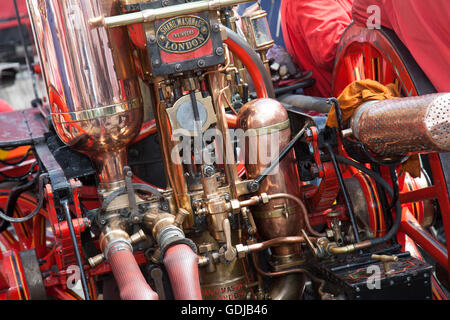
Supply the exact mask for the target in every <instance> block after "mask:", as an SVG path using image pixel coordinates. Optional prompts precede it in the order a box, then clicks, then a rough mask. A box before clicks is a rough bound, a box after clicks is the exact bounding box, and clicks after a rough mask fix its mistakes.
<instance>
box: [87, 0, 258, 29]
mask: <svg viewBox="0 0 450 320" xmlns="http://www.w3.org/2000/svg"><path fill="white" fill-rule="evenodd" d="M253 1H255V0H211V1H209V0H203V1H196V2H188V3H182V4H177V5H173V6H167V7H163V8H158V9H147V10H142V11H139V12H133V13H127V14H122V15H118V16H112V17H105V18H99V17H97V18H94V19H92V20H91V24H92V25H93V26H99V24H100V25H101V24H103V25H104V26H105V27H106V28H115V27H121V26H127V25H130V24H136V23H144V22H152V21H155V20H160V19H168V18H173V17H175V16H179V15H186V14H192V13H196V12H201V11H208V10H219V9H221V8H225V7H230V6H235V5H238V4H242V3H247V2H253Z"/></svg>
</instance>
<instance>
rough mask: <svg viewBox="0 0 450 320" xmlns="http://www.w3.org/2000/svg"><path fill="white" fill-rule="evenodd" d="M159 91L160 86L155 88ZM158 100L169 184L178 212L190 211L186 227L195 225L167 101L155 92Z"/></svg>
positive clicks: (159, 126)
mask: <svg viewBox="0 0 450 320" xmlns="http://www.w3.org/2000/svg"><path fill="white" fill-rule="evenodd" d="M162 82H164V79H163V78H156V79H155V83H162ZM153 89H154V91H155V93H158V90H159V87H154V88H153ZM155 97H156V102H155V104H154V114H155V120H156V125H157V127H158V136H159V140H160V143H161V151H162V154H163V161H164V169H165V173H166V179H167V182H168V185H170V186H171V188H172V192H173V197H174V200H175V203H176V208H175V211H174V212H176V211H177V210H178V209H180V208H182V209H185V210H186V211H188V212H189V216H187V217H186V219H185V222H184V227H185V228H190V227H192V226H193V225H194V215H193V211H192V207H191V202H190V196H189V193H188V187H187V183H186V178H185V175H184V169H183V165H182V161H181V158H180V156H179V154H178V153H177V152H172V151H173V150H174V148H175V147H176V141H172V139H171V135H172V128H171V127H170V121H169V119H168V116H167V112H166V107H167V105H166V102H165V101H164V100H161V97H160V96H159V94H155Z"/></svg>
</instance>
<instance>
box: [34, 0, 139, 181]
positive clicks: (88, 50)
mask: <svg viewBox="0 0 450 320" xmlns="http://www.w3.org/2000/svg"><path fill="white" fill-rule="evenodd" d="M27 4H28V7H29V12H30V17H31V21H32V26H33V31H34V35H35V40H36V42H37V46H38V51H39V56H40V60H41V66H42V70H43V76H44V80H45V83H46V86H47V91H48V94H49V102H50V107H51V116H52V120H53V124H54V127H55V129H56V132H57V133H58V135H59V137H60V138H61V140H62V141H63V142H64V143H66V144H67V145H69V146H71V147H72V148H74V149H76V150H77V151H80V152H83V153H85V154H87V155H88V156H89V157H91V158H92V159H93V161H94V162H95V164H96V166H97V168H99V179H100V182H101V183H102V184H104V185H103V186H102V187H101V189H107V188H108V186H111V185H113V184H114V183H116V182H117V181H120V180H123V176H122V172H121V168H123V167H124V166H125V165H126V156H125V155H124V152H125V147H126V146H127V145H128V144H129V143H130V142H131V141H132V140H133V139H134V138H135V137H136V135H137V134H138V133H139V130H140V127H141V123H142V114H143V111H142V98H141V93H140V88H139V82H138V80H137V78H136V72H135V68H134V62H133V58H132V54H131V49H130V44H129V40H128V37H127V31H126V29H124V28H116V29H114V30H106V29H99V30H96V31H95V32H92V29H91V26H90V22H89V21H90V19H92V18H94V17H97V16H101V15H115V14H119V13H120V5H119V1H118V0H89V1H88V0H80V1H69V0H27ZM105 153H106V154H108V155H106V156H105V155H104V154H105Z"/></svg>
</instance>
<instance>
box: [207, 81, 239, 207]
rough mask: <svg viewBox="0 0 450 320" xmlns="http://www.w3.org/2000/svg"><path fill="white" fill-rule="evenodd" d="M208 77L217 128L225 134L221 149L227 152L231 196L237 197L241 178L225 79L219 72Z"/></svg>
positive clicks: (227, 177) (226, 163)
mask: <svg viewBox="0 0 450 320" xmlns="http://www.w3.org/2000/svg"><path fill="white" fill-rule="evenodd" d="M208 79H209V86H210V88H211V91H212V96H213V102H214V106H215V112H216V116H217V129H218V130H219V131H220V132H221V133H222V135H223V137H222V138H223V141H222V148H221V150H223V152H224V153H225V154H224V156H223V157H224V159H223V163H224V167H225V176H226V179H227V183H228V186H229V188H230V191H231V197H232V198H235V199H236V198H238V197H239V196H240V195H241V194H239V193H238V188H237V186H236V185H237V184H239V182H241V179H240V178H239V176H238V173H237V170H236V159H235V157H234V151H233V145H232V143H231V137H230V133H229V130H228V124H227V120H226V113H225V107H224V101H223V99H222V92H221V90H223V88H224V85H223V82H224V79H223V75H218V74H217V73H212V74H210V75H209V77H208Z"/></svg>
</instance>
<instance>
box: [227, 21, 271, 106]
mask: <svg viewBox="0 0 450 320" xmlns="http://www.w3.org/2000/svg"><path fill="white" fill-rule="evenodd" d="M225 30H226V31H227V37H228V38H230V40H231V41H233V42H235V43H236V44H237V45H238V46H240V47H241V48H242V49H243V50H245V51H247V53H248V55H249V56H250V57H251V58H252V60H253V62H254V63H255V65H256V66H257V68H258V70H259V73H260V74H261V77H262V79H263V81H264V84H265V85H266V90H267V94H268V95H269V98H272V99H275V91H274V89H273V84H272V79H270V77H269V75H268V74H267V70H266V67H265V66H264V64H263V63H262V61H261V57H260V56H259V55H258V54H257V53H256V51H255V50H254V49H253V48H252V47H251V46H250V45H249V44H248V43H247V41H245V39H244V38H242V37H241V36H240V35H238V34H237V33H236V32H234V31H233V30H231V29H229V28H227V27H225Z"/></svg>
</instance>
